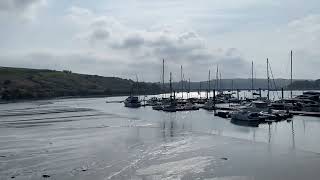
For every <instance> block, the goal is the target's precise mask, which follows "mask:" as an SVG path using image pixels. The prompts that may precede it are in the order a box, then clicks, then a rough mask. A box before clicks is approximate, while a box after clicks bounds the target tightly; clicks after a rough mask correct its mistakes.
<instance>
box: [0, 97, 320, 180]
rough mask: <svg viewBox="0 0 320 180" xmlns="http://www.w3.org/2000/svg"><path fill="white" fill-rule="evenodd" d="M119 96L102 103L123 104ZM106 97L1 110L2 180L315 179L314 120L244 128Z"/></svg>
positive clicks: (319, 124) (318, 162) (208, 115)
mask: <svg viewBox="0 0 320 180" xmlns="http://www.w3.org/2000/svg"><path fill="white" fill-rule="evenodd" d="M123 99H124V97H117V98H108V100H109V101H111V100H123ZM106 100H107V99H106V98H90V99H64V100H50V101H35V102H26V103H14V104H2V105H0V179H1V180H2V179H9V178H14V179H43V177H42V176H43V175H49V176H50V179H70V180H71V179H72V180H73V179H216V180H218V179H223V180H225V179H228V180H240V179H241V180H242V179H302V178H303V179H318V176H319V174H320V172H319V171H318V169H319V167H320V143H319V137H320V131H319V129H320V118H312V117H302V116H295V117H294V118H293V120H292V121H291V122H287V121H283V122H279V123H273V124H271V125H270V126H269V125H268V124H262V125H259V127H257V128H255V127H245V126H238V125H234V124H232V123H230V121H229V120H226V119H222V118H219V117H215V116H214V114H213V112H208V111H205V110H199V111H193V112H177V113H165V112H161V111H153V110H152V109H151V107H145V108H139V109H129V108H125V107H123V104H120V103H105V101H106Z"/></svg>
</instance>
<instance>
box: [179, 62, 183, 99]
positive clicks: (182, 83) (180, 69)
mask: <svg viewBox="0 0 320 180" xmlns="http://www.w3.org/2000/svg"><path fill="white" fill-rule="evenodd" d="M180 76H181V94H182V99H183V79H182V65H181V69H180Z"/></svg>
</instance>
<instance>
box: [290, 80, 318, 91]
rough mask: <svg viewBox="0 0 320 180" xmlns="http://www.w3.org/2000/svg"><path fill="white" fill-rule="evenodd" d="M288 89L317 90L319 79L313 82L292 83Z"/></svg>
mask: <svg viewBox="0 0 320 180" xmlns="http://www.w3.org/2000/svg"><path fill="white" fill-rule="evenodd" d="M288 88H289V89H296V90H317V89H320V79H318V80H315V81H310V80H302V81H294V82H293V83H292V84H290V85H288Z"/></svg>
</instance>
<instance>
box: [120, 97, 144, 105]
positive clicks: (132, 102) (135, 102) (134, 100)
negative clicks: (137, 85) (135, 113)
mask: <svg viewBox="0 0 320 180" xmlns="http://www.w3.org/2000/svg"><path fill="white" fill-rule="evenodd" d="M124 106H125V107H129V108H138V107H141V101H140V100H139V97H137V96H129V97H128V98H127V99H126V100H124Z"/></svg>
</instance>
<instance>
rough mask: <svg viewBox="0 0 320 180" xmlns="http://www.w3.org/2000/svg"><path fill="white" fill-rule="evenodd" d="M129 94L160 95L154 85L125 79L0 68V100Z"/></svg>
mask: <svg viewBox="0 0 320 180" xmlns="http://www.w3.org/2000/svg"><path fill="white" fill-rule="evenodd" d="M138 89H139V91H138ZM131 92H133V93H138V92H139V93H140V94H144V93H146V94H155V93H159V92H160V87H159V85H158V84H155V83H138V84H137V83H135V82H134V81H132V80H128V79H121V78H116V77H102V76H97V75H84V74H77V73H72V72H71V71H54V70H39V69H25V68H10V67H0V97H1V99H3V100H15V99H41V98H53V97H63V96H100V95H106V96H112V95H128V94H130V93H131Z"/></svg>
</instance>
